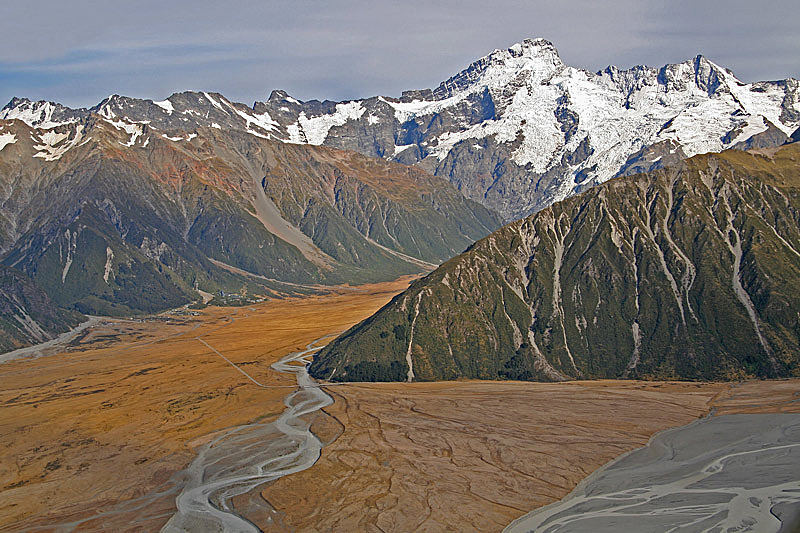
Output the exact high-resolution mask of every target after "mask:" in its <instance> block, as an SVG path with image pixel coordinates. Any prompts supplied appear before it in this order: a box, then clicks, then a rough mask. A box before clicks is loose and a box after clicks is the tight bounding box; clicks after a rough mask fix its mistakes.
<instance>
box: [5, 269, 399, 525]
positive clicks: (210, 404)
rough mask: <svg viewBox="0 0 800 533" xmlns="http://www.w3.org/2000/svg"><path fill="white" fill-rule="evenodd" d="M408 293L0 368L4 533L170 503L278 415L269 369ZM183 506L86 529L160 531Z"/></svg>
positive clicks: (152, 322)
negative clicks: (217, 437) (237, 440)
mask: <svg viewBox="0 0 800 533" xmlns="http://www.w3.org/2000/svg"><path fill="white" fill-rule="evenodd" d="M409 281H410V279H401V280H397V281H395V282H391V283H383V284H375V285H367V286H361V287H354V288H341V289H336V290H334V291H333V292H332V293H331V294H327V295H322V296H311V297H306V298H290V299H285V300H271V301H267V302H264V303H261V304H257V305H250V306H246V307H240V308H219V307H209V308H207V309H205V310H203V311H200V312H199V313H198V314H197V316H192V315H191V314H188V313H184V314H175V313H173V314H169V313H167V314H162V315H158V316H155V317H150V318H147V319H144V320H142V321H126V320H116V319H109V321H106V322H104V323H103V324H101V325H99V326H96V327H94V328H92V329H91V330H90V332H89V333H88V334H87V335H85V336H84V337H83V338H81V339H79V340H78V342H76V343H75V344H76V345H75V346H72V347H70V348H69V351H66V352H63V353H59V354H57V355H52V356H47V357H41V358H38V359H20V360H14V361H10V362H7V363H4V364H0V384H2V385H0V530H2V531H19V530H25V529H30V528H33V527H38V526H42V527H44V529H45V530H50V529H55V526H56V525H58V524H63V523H69V522H73V521H76V520H81V519H84V518H87V517H91V516H92V515H94V514H96V513H102V512H106V511H109V510H111V509H113V508H114V505H115V504H116V503H117V502H120V501H125V500H132V499H135V498H138V497H141V496H143V495H146V494H149V493H151V492H152V491H153V490H155V489H157V488H162V487H163V488H164V490H165V491H166V490H168V489H169V488H170V484H169V483H168V481H169V479H170V477H171V476H172V475H173V474H174V473H175V472H177V471H180V470H181V469H182V468H184V467H185V466H186V465H187V464H188V463H189V462H190V461H191V460H192V459H193V457H194V451H193V448H196V447H197V446H198V445H200V444H202V443H203V442H205V441H207V440H208V439H209V438H210V437H211V435H212V434H213V433H214V432H218V431H220V430H222V429H225V428H229V427H232V426H237V425H241V424H245V423H249V422H253V421H256V420H261V419H267V420H269V419H274V418H277V416H278V415H279V414H280V413H281V411H283V408H284V405H283V398H284V397H285V396H286V395H287V394H288V393H290V392H291V391H292V388H291V387H292V386H294V384H295V381H294V378H293V377H291V376H287V375H283V374H278V373H277V372H274V371H273V370H271V369H270V364H271V363H273V362H275V361H276V360H278V359H279V358H280V357H282V356H284V355H286V354H287V353H290V352H293V351H297V350H300V349H302V348H304V347H305V346H306V345H307V344H308V343H310V342H312V341H314V340H316V339H318V338H319V337H321V336H323V335H328V334H334V333H338V332H340V331H342V330H344V329H346V328H347V327H349V326H351V325H352V324H354V323H355V322H358V321H359V320H361V319H363V318H364V317H366V316H369V315H370V314H372V313H373V312H375V311H376V310H377V309H378V308H379V307H381V306H382V305H384V304H385V303H386V302H387V301H388V300H389V299H390V298H391V297H392V296H393V295H394V294H396V293H397V292H400V291H401V290H403V289H404V288H405V287H406V286H407V285H408V283H409ZM198 336H199V337H201V338H202V339H203V340H204V341H205V342H207V343H208V344H209V345H211V346H212V347H214V348H216V349H217V350H219V351H220V352H221V353H223V354H224V355H225V356H226V357H228V358H229V359H230V360H231V361H233V362H234V363H236V364H237V365H240V366H241V368H243V369H245V370H246V371H247V372H248V373H249V374H250V375H252V376H253V377H254V378H255V379H257V380H259V381H260V382H261V383H264V384H267V385H285V386H288V387H289V388H274V389H264V388H260V387H257V386H255V385H254V384H253V383H252V382H251V381H249V380H248V379H247V378H246V377H245V376H244V375H242V374H241V373H240V372H239V371H237V370H236V369H235V368H233V367H232V366H231V365H230V364H229V363H228V362H226V361H225V360H223V359H222V358H221V357H219V356H218V355H217V354H215V353H213V352H212V351H211V350H210V349H209V348H208V347H206V346H205V345H204V344H202V343H201V342H199V341H198V340H197V339H196V337H198ZM175 495H176V493H175V492H168V493H167V494H164V495H163V497H162V498H160V499H157V500H155V501H149V500H148V501H147V502H139V503H137V504H132V505H133V506H139V505H140V504H145V503H146V505H144V507H146V509H145V510H143V511H132V512H131V513H123V514H122V515H121V516H120V517H118V518H115V517H114V516H110V517H108V516H106V517H104V518H103V520H93V521H89V522H85V523H83V524H81V525H80V527H79V529H80V530H85V529H96V530H103V529H106V528H108V527H110V526H111V525H113V526H114V527H115V528H122V529H126V530H142V531H151V530H153V529H156V530H157V529H158V528H159V527H160V525H162V524H163V523H164V522H166V520H167V519H168V518H169V516H170V515H171V514H172V512H173V511H174V498H175ZM132 516H136V517H137V519H136V520H137V521H135V522H132V518H131V517H132Z"/></svg>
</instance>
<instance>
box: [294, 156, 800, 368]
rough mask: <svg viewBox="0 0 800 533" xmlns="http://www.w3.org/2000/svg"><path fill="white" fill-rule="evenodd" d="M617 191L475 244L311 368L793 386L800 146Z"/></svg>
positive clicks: (701, 165) (799, 276)
mask: <svg viewBox="0 0 800 533" xmlns="http://www.w3.org/2000/svg"><path fill="white" fill-rule="evenodd" d="M763 153H765V154H767V155H759V154H754V153H748V152H740V151H727V152H723V153H722V154H717V155H714V154H705V155H699V156H695V157H693V158H691V159H688V160H687V161H685V162H683V163H680V164H678V165H677V166H675V167H668V168H665V169H658V170H655V171H652V172H650V173H647V174H640V175H635V176H632V177H626V178H619V179H615V180H612V181H609V182H607V183H605V184H603V185H601V186H598V187H596V188H593V189H590V190H589V191H586V192H585V193H583V194H581V195H578V196H575V197H572V198H569V199H567V200H564V201H562V202H559V203H556V204H554V205H553V206H551V207H548V208H546V209H544V210H542V211H540V212H538V213H536V214H534V215H531V216H529V217H528V218H525V219H523V220H520V221H517V222H514V223H512V224H509V225H508V226H505V227H504V228H502V229H500V230H499V231H497V232H495V233H493V234H492V235H490V236H489V237H487V238H485V239H482V240H481V241H479V242H477V243H476V244H475V245H474V246H472V247H471V248H470V249H469V250H468V251H467V252H465V253H464V254H462V255H460V256H458V257H456V258H454V259H452V260H450V261H448V262H447V263H445V264H443V265H442V266H441V267H439V268H438V269H437V270H436V271H434V272H433V273H432V274H430V275H428V276H427V277H425V278H423V279H421V280H419V281H417V282H415V283H413V284H412V285H411V287H410V288H409V289H408V290H407V291H405V292H404V293H402V294H400V295H398V296H397V297H396V298H394V300H392V302H390V303H389V304H388V305H387V306H385V307H384V308H383V309H381V310H380V311H379V312H378V313H376V314H375V315H373V316H372V317H370V318H369V319H367V320H365V321H364V322H362V323H361V324H358V325H357V326H355V327H353V328H352V329H350V330H349V331H347V332H346V333H345V334H344V335H342V336H341V337H339V338H338V339H336V340H335V341H334V342H332V343H331V344H329V345H328V347H327V348H325V349H324V350H323V351H322V352H320V353H319V355H318V356H317V357H316V358H315V360H314V363H313V364H312V365H311V369H310V372H311V373H312V375H314V376H315V377H317V378H323V379H332V380H353V381H359V380H401V379H415V380H440V379H458V378H478V379H523V380H564V379H578V378H581V379H592V378H624V377H629V378H648V379H649V378H655V379H692V380H695V379H739V378H744V377H781V376H798V375H800V357H799V356H798V353H800V350H798V348H799V347H800V318H799V317H800V289H798V287H800V144H797V143H795V144H789V145H786V146H785V147H782V148H780V149H770V150H767V151H764V152H763Z"/></svg>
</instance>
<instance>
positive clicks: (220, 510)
mask: <svg viewBox="0 0 800 533" xmlns="http://www.w3.org/2000/svg"><path fill="white" fill-rule="evenodd" d="M324 338H326V337H322V338H320V339H317V340H316V341H314V342H312V343H311V344H309V345H308V346H307V347H306V349H305V350H303V351H301V352H295V353H291V354H289V355H287V356H286V357H284V358H282V359H281V360H279V361H278V362H276V363H274V364H273V365H272V368H273V369H274V370H276V371H278V372H283V373H291V374H294V375H295V376H296V378H297V385H298V387H300V389H299V390H298V391H296V392H293V393H292V394H290V395H289V396H287V397H286V400H285V404H286V407H287V409H286V410H285V411H284V412H283V413H282V414H281V416H280V417H279V418H278V419H277V420H275V421H274V422H270V423H263V424H258V423H257V424H248V425H244V426H239V427H236V428H234V429H232V430H230V431H228V432H226V433H225V434H224V435H222V436H220V437H218V438H216V439H214V440H212V441H211V442H210V443H208V444H206V445H205V446H203V448H201V449H200V451H199V452H198V455H197V458H195V460H194V461H192V463H191V464H190V465H189V467H188V468H187V469H186V470H185V475H186V482H185V485H184V487H183V490H182V491H181V493H180V494H179V495H178V497H177V500H176V504H177V507H178V511H177V512H176V513H175V515H174V516H173V517H172V518H171V519H170V520H169V522H167V524H166V525H165V526H164V527H163V528H162V529H161V531H163V532H178V531H226V532H258V531H259V528H257V527H256V526H254V525H253V524H252V523H251V522H249V521H248V520H246V519H245V518H243V517H241V516H240V515H239V514H237V512H236V510H235V509H234V508H233V506H232V504H231V500H232V499H233V498H234V497H236V496H239V495H241V494H246V493H247V492H250V491H251V490H253V489H254V488H255V487H257V486H259V485H261V484H263V483H266V482H269V481H273V480H275V479H278V478H280V477H282V476H285V475H288V474H293V473H295V472H299V471H301V470H305V469H306V468H309V467H311V466H312V465H314V463H316V462H317V460H318V459H319V456H320V451H321V450H322V443H321V442H320V440H319V439H318V438H317V437H316V436H315V435H314V434H313V433H312V432H311V430H310V427H309V425H310V424H309V422H307V421H305V420H303V419H302V417H303V416H304V415H308V414H310V413H313V412H314V411H317V410H319V409H321V408H323V407H326V406H328V405H330V404H332V403H333V399H332V398H331V397H330V396H328V395H327V394H326V393H325V392H323V391H322V389H321V388H320V387H319V386H318V385H317V384H316V383H315V382H314V380H313V379H311V378H310V377H309V375H308V372H306V365H307V364H308V360H307V358H308V357H309V356H310V355H311V354H313V353H314V352H316V351H318V350H319V349H321V348H322V346H315V345H316V344H317V343H318V342H320V341H321V340H322V339H324ZM298 363H300V364H298ZM267 506H268V504H267V503H266V502H264V507H265V508H266V509H267V510H268V511H271V509H270V508H268V507H267Z"/></svg>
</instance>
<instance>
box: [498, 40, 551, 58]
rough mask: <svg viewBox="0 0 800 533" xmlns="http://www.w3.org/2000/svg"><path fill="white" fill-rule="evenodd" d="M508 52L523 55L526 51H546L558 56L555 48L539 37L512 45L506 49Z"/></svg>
mask: <svg viewBox="0 0 800 533" xmlns="http://www.w3.org/2000/svg"><path fill="white" fill-rule="evenodd" d="M508 49H509V51H513V52H516V53H524V52H525V51H526V50H534V49H535V50H547V51H551V52H554V53H555V54H556V55H558V50H556V47H555V46H554V45H553V43H551V42H550V41H548V40H547V39H542V38H541V37H536V38H535V39H525V40H523V41H522V42H519V43H515V44H512V45H511V46H509V47H508Z"/></svg>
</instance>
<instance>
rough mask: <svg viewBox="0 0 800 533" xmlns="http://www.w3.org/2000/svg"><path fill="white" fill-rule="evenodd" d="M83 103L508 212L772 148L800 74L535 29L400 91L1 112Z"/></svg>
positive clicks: (56, 118)
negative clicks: (437, 179) (766, 73)
mask: <svg viewBox="0 0 800 533" xmlns="http://www.w3.org/2000/svg"><path fill="white" fill-rule="evenodd" d="M92 112H94V113H97V114H99V115H101V116H103V117H105V118H107V119H109V120H116V121H119V120H120V117H125V118H127V120H128V121H129V122H133V123H140V124H141V123H147V124H148V126H149V127H151V128H154V129H157V130H158V131H159V132H161V133H162V134H165V132H168V131H172V132H183V133H173V134H172V135H174V136H176V137H180V136H184V137H185V136H186V135H190V134H193V133H196V130H197V128H198V127H201V126H204V127H208V128H221V129H222V130H226V131H227V130H230V129H236V130H239V131H245V132H248V133H249V134H251V135H252V136H256V137H266V138H271V139H277V140H281V141H283V142H287V143H297V144H312V145H326V146H331V147H334V148H343V149H347V150H354V151H357V152H360V153H362V154H365V155H368V156H370V157H378V158H382V159H387V160H392V161H397V162H400V163H405V164H414V165H418V166H420V167H421V168H423V169H426V170H428V171H430V172H432V173H434V174H435V175H438V176H441V177H443V178H446V179H447V180H449V181H450V182H451V183H453V184H454V185H455V186H456V187H457V188H458V189H459V190H461V191H462V193H463V194H464V195H465V196H467V197H468V198H471V199H473V200H475V201H478V202H480V203H482V204H483V205H485V206H487V207H489V208H491V209H492V210H494V211H496V212H498V213H500V214H501V215H502V216H503V218H504V219H505V220H506V221H511V220H515V219H517V218H521V217H523V216H526V215H528V214H530V213H532V212H534V211H536V210H539V209H542V208H543V207H546V206H548V205H550V204H552V203H553V202H555V201H558V200H562V199H564V198H566V197H568V196H570V195H572V194H576V193H578V192H581V191H583V190H586V189H587V188H589V187H591V186H593V185H596V184H598V183H602V182H604V181H606V180H608V179H610V178H613V177H615V176H621V175H629V174H635V173H637V172H642V171H646V170H652V169H655V168H662V167H664V166H667V165H670V164H673V163H675V162H677V161H680V160H681V159H683V158H685V157H688V156H692V155H695V154H699V153H705V152H719V151H721V150H723V149H727V148H741V149H747V148H757V147H769V146H777V145H780V144H782V143H783V142H784V141H785V140H786V138H787V137H788V136H790V135H792V134H793V133H794V132H796V131H797V129H798V126H800V85H798V81H797V80H795V79H786V80H780V81H766V82H756V83H750V84H745V83H742V82H741V81H739V80H738V79H736V77H735V76H734V75H733V73H731V71H729V70H727V69H725V68H722V67H720V66H718V65H716V64H714V63H712V62H711V61H709V60H707V59H706V58H704V57H702V56H697V57H695V58H694V59H691V60H688V61H685V62H683V63H677V64H671V65H665V66H663V67H661V68H651V67H646V66H636V67H632V68H630V69H627V70H623V69H619V68H617V67H613V66H610V67H608V68H606V69H604V70H602V71H600V72H596V73H591V72H587V71H585V70H582V69H577V68H573V67H570V66H567V65H565V64H564V63H563V62H562V61H561V58H560V57H559V55H558V52H557V50H556V49H555V47H554V46H553V45H552V44H551V43H550V42H548V41H546V40H544V39H533V40H526V41H523V42H521V43H518V44H515V45H513V46H512V47H510V48H509V49H507V50H495V51H494V52H492V53H490V54H489V55H487V56H485V57H483V58H481V59H479V60H477V61H475V62H474V63H473V64H472V65H470V66H469V67H468V68H466V69H465V70H464V71H462V72H460V73H459V74H457V75H455V76H453V77H451V78H450V79H448V80H446V81H444V82H442V83H441V84H440V85H439V87H437V88H436V89H434V90H430V89H426V90H421V91H419V90H418V91H406V92H404V93H403V94H402V96H401V97H400V98H390V97H382V96H378V97H373V98H367V99H363V100H354V101H348V102H331V101H327V100H326V101H324V102H320V101H317V100H312V101H308V102H301V101H299V100H296V99H295V98H292V97H291V96H289V95H288V94H286V93H285V92H283V91H273V92H272V94H271V95H270V97H269V98H268V99H267V100H266V101H264V102H256V103H255V104H254V105H253V106H252V107H248V106H246V105H243V104H239V103H234V102H230V101H229V100H227V99H226V98H224V97H223V96H222V95H220V94H216V93H193V92H185V93H177V94H174V95H172V96H171V97H169V99H167V100H164V101H162V102H152V101H150V100H138V99H134V98H125V97H121V96H116V95H115V96H111V97H109V98H107V99H106V100H104V101H103V102H101V103H100V104H98V105H97V106H96V107H94V108H92V109H91V110H89V109H79V110H70V109H67V108H65V107H63V106H60V105H58V104H54V103H50V102H29V101H27V100H22V99H14V100H12V101H11V102H10V103H9V104H8V105H7V106H6V107H5V108H4V109H3V110H2V111H0V118H20V119H23V120H25V121H27V122H28V123H30V124H32V125H35V126H38V127H48V126H52V125H55V124H61V123H64V122H69V121H78V120H80V119H81V118H82V117H86V116H87V115H89V114H90V113H92Z"/></svg>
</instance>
